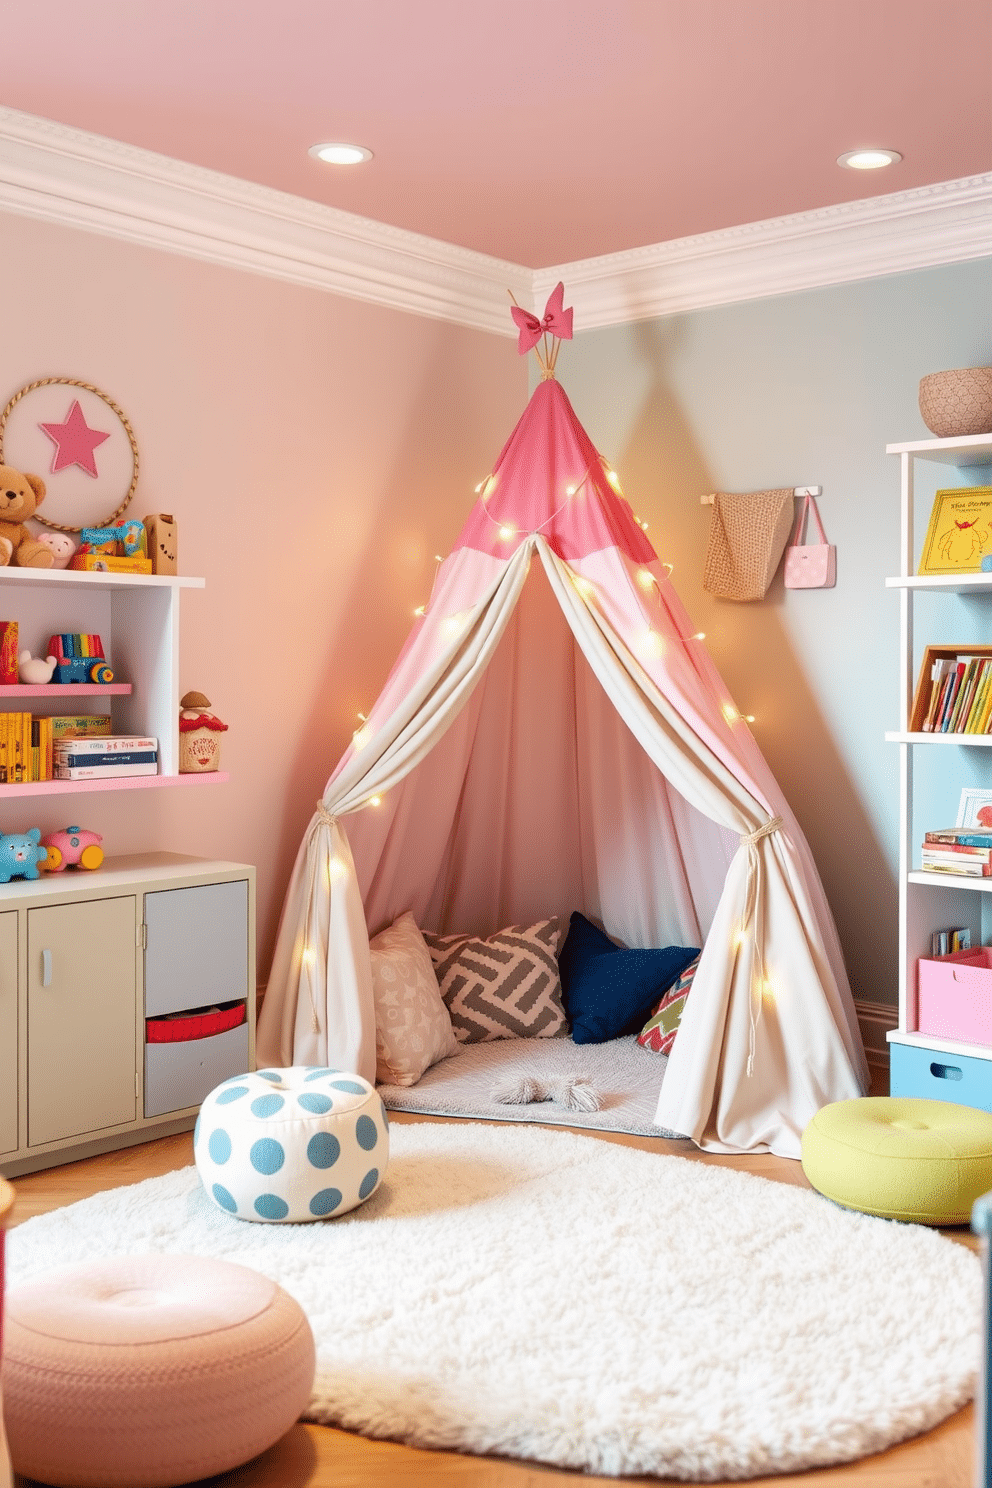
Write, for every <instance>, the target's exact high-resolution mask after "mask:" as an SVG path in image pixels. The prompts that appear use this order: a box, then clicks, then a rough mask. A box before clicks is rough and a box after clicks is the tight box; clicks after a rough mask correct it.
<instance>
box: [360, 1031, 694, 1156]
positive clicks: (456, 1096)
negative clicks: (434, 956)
mask: <svg viewBox="0 0 992 1488" xmlns="http://www.w3.org/2000/svg"><path fill="white" fill-rule="evenodd" d="M667 1068H668V1056H667V1055H666V1054H653V1053H652V1052H651V1050H650V1049H642V1048H641V1046H640V1044H639V1043H638V1042H637V1036H636V1034H630V1035H628V1036H627V1037H625V1038H618V1039H610V1040H609V1041H608V1042H607V1043H605V1044H573V1043H572V1040H571V1038H567V1037H566V1038H546V1039H533V1038H530V1039H492V1040H490V1041H489V1042H488V1043H484V1044H465V1045H463V1046H461V1047H460V1048H459V1050H458V1052H457V1054H451V1055H449V1057H448V1058H447V1059H442V1060H441V1061H440V1062H439V1063H438V1064H434V1065H432V1066H431V1068H430V1069H429V1070H428V1071H427V1072H426V1074H423V1075H421V1077H420V1079H419V1080H418V1081H417V1083H416V1085H410V1086H404V1085H380V1086H379V1087H378V1089H379V1094H380V1095H381V1096H382V1099H383V1103H384V1104H385V1106H386V1108H387V1109H388V1110H390V1111H418V1112H419V1113H420V1114H421V1115H422V1116H473V1117H484V1118H485V1120H486V1121H537V1122H541V1123H542V1124H550V1125H554V1126H581V1127H585V1128H588V1129H589V1130H590V1131H622V1132H631V1133H633V1134H635V1135H636V1136H641V1137H677V1136H678V1135H679V1133H678V1132H672V1131H668V1130H667V1129H666V1128H664V1127H660V1126H655V1124H654V1118H655V1112H656V1111H657V1109H658V1097H659V1095H660V1094H661V1082H662V1081H663V1080H664V1078H665V1071H666V1069H667ZM572 1075H584V1076H586V1077H587V1078H588V1079H589V1082H590V1084H591V1085H592V1086H593V1088H594V1089H595V1090H596V1091H597V1092H598V1093H599V1095H600V1097H601V1101H602V1104H601V1106H600V1109H599V1110H598V1111H570V1110H566V1109H565V1108H564V1107H563V1106H561V1105H558V1104H556V1103H555V1102H554V1101H550V1100H546V1101H534V1102H532V1103H530V1104H527V1105H504V1104H503V1103H502V1102H499V1101H494V1100H493V1098H492V1093H493V1091H494V1089H496V1088H497V1087H498V1086H500V1085H506V1084H508V1083H510V1082H512V1081H515V1080H520V1079H523V1078H525V1077H528V1076H529V1077H530V1078H532V1079H535V1080H538V1081H539V1082H540V1083H542V1084H545V1085H547V1084H550V1083H551V1082H552V1081H554V1080H562V1079H568V1078H570V1077H571V1076H572ZM686 1140H688V1139H686Z"/></svg>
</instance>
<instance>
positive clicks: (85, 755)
mask: <svg viewBox="0 0 992 1488" xmlns="http://www.w3.org/2000/svg"><path fill="white" fill-rule="evenodd" d="M55 761H56V764H59V765H71V766H80V765H105V766H107V767H109V766H111V765H154V764H157V763H158V750H157V749H128V750H126V751H125V750H120V751H118V752H117V753H116V754H93V753H90V752H87V751H86V750H85V749H83V750H78V751H76V752H74V753H70V752H69V751H68V750H65V749H60V750H59V752H58V754H57V755H56V756H55Z"/></svg>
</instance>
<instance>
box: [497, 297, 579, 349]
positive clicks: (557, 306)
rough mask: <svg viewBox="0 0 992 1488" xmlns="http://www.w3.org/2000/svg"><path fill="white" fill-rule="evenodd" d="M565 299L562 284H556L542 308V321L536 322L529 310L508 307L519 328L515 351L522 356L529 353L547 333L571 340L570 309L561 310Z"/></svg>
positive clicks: (516, 306)
mask: <svg viewBox="0 0 992 1488" xmlns="http://www.w3.org/2000/svg"><path fill="white" fill-rule="evenodd" d="M564 299H565V286H564V284H556V285H555V287H554V289H553V290H552V291H551V293H550V295H549V296H548V303H547V304H546V305H545V307H544V319H543V320H538V318H537V316H536V315H532V314H531V313H530V311H529V310H522V309H521V308H520V306H519V305H511V306H510V314H511V315H512V316H513V320H514V324H516V325H518V326H519V327H520V335H519V337H518V338H517V350H518V351H519V352H520V355H521V356H523V355H524V354H525V353H526V352H528V351H531V350H532V349H533V347H535V346H536V345H537V343H538V341H540V339H541V337H542V336H546V335H548V334H549V333H550V334H551V335H552V336H557V337H558V338H559V339H560V340H564V341H571V339H572V307H571V306H569V308H568V309H567V310H565V309H563V308H562V303H563V301H564Z"/></svg>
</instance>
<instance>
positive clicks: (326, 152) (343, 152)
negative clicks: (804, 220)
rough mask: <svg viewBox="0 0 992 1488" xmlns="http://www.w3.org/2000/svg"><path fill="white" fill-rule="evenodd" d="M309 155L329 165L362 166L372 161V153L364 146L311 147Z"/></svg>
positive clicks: (330, 145)
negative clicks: (365, 161)
mask: <svg viewBox="0 0 992 1488" xmlns="http://www.w3.org/2000/svg"><path fill="white" fill-rule="evenodd" d="M308 154H310V155H312V156H313V157H314V159H315V160H324V161H326V162H327V164H328V165H361V164H362V162H363V161H364V160H371V159H372V151H371V150H366V148H365V146H364V145H345V144H327V145H311V146H310V149H309V151H308Z"/></svg>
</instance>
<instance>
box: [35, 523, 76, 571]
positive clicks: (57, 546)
mask: <svg viewBox="0 0 992 1488" xmlns="http://www.w3.org/2000/svg"><path fill="white" fill-rule="evenodd" d="M38 541H39V542H40V543H44V544H45V547H46V548H49V549H50V550H51V554H52V557H53V558H54V559H55V565H54V566H55V567H56V568H68V567H69V559H70V558H71V557H72V555H73V553H74V552H75V551H76V544H75V543H74V542H73V540H72V538H71V537H70V536H69V534H68V532H39V533H38Z"/></svg>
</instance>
